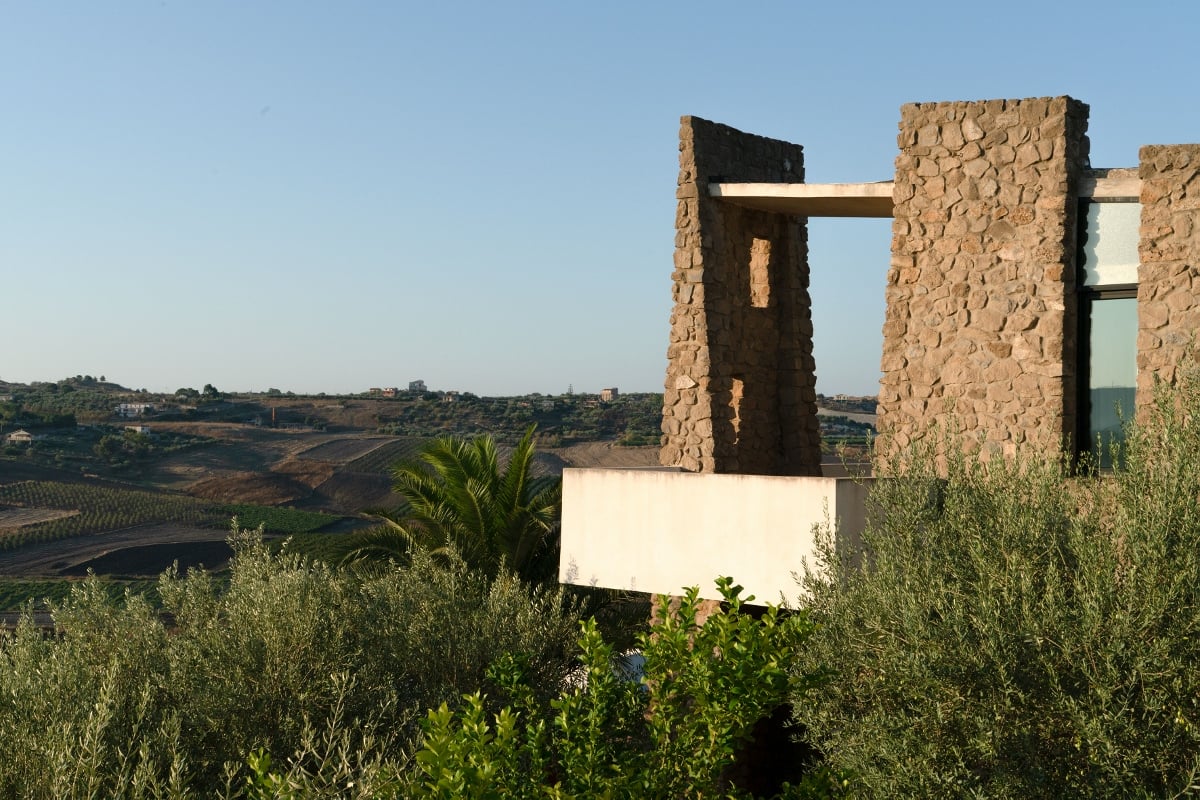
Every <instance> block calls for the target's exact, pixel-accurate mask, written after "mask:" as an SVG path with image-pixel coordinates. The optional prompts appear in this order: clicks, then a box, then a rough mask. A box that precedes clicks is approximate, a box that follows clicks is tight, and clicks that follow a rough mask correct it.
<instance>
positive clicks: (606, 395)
mask: <svg viewBox="0 0 1200 800" xmlns="http://www.w3.org/2000/svg"><path fill="white" fill-rule="evenodd" d="M618 394H620V392H619V391H617V387H615V386H614V387H612V388H611V389H601V390H600V402H601V403H611V402H612V401H613V399H614V398H615V397H616V396H617V395H618Z"/></svg>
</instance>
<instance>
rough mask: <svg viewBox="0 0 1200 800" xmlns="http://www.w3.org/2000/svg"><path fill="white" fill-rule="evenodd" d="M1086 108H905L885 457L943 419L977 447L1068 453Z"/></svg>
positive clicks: (1066, 101)
mask: <svg viewBox="0 0 1200 800" xmlns="http://www.w3.org/2000/svg"><path fill="white" fill-rule="evenodd" d="M1086 127H1087V106H1086V105H1084V104H1082V103H1080V102H1078V101H1076V100H1073V99H1071V98H1068V97H1055V98H1037V99H1029V100H988V101H981V102H949V103H920V104H909V105H905V106H904V107H903V108H902V109H901V118H900V136H899V145H900V155H899V156H898V157H897V159H896V183H895V191H894V199H895V217H894V221H893V226H892V233H893V239H892V262H891V269H890V270H889V271H888V285H887V316H886V319H885V322H884V328H883V339H884V343H883V359H882V372H883V376H882V378H881V382H880V395H879V431H880V439H879V446H880V447H881V448H882V449H883V452H892V451H894V450H896V449H903V448H904V447H906V446H907V445H909V444H910V443H911V442H913V441H914V440H915V439H917V438H919V437H921V436H922V435H923V434H925V433H926V432H928V430H929V429H930V427H931V425H932V424H933V423H936V422H939V421H941V422H946V423H948V424H950V425H953V426H956V427H958V428H961V429H962V430H963V431H966V432H974V434H975V435H973V436H972V435H968V436H966V437H965V439H966V442H965V445H964V446H965V447H966V449H967V450H969V451H979V450H982V452H983V455H985V456H990V455H994V454H999V453H1004V454H1010V453H1012V452H1013V451H1014V450H1015V448H1016V446H1017V444H1018V443H1021V442H1023V441H1030V442H1033V443H1035V444H1036V445H1037V446H1040V447H1044V448H1046V449H1048V450H1052V451H1054V452H1057V451H1058V450H1059V448H1061V447H1062V446H1063V444H1064V441H1065V439H1066V438H1068V437H1069V436H1070V434H1071V432H1072V431H1073V426H1074V419H1075V339H1076V337H1075V330H1076V324H1077V323H1076V313H1077V311H1076V302H1075V224H1076V222H1075V221H1076V216H1077V212H1076V200H1075V187H1076V186H1077V183H1078V177H1079V174H1080V172H1081V170H1082V169H1083V167H1084V165H1085V164H1086V159H1087V151H1088V143H1087V137H1086V135H1085V131H1086Z"/></svg>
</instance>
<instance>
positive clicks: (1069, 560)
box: [796, 375, 1200, 798]
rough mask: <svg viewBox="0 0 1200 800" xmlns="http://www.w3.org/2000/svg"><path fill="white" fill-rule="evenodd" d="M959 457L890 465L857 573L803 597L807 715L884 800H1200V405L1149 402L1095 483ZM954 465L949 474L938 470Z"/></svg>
mask: <svg viewBox="0 0 1200 800" xmlns="http://www.w3.org/2000/svg"><path fill="white" fill-rule="evenodd" d="M947 452H961V448H958V447H956V446H955V443H954V442H953V441H948V442H941V443H940V444H938V445H931V446H928V447H926V449H925V450H924V451H921V452H910V453H908V454H906V455H905V459H904V460H903V462H900V461H897V462H896V463H894V464H892V465H890V469H891V471H892V472H893V474H898V475H899V477H897V478H896V479H888V480H880V481H878V482H876V484H875V485H874V487H873V489H872V491H871V509H870V514H869V522H868V525H867V530H866V531H865V533H864V534H863V544H864V550H865V553H864V554H863V558H862V559H861V561H862V564H861V567H860V566H858V565H857V561H858V560H857V559H854V558H851V557H849V556H848V555H847V554H845V553H838V552H837V551H836V549H835V548H834V547H833V546H832V537H831V536H829V531H828V530H826V531H825V536H824V547H823V559H822V563H821V564H818V565H815V567H814V568H813V569H811V570H809V571H808V572H807V574H806V575H805V576H804V579H803V582H802V583H803V589H804V590H805V599H804V601H803V602H804V604H805V605H806V606H807V607H808V609H809V611H810V613H811V614H812V618H813V620H814V621H816V622H817V623H818V633H817V634H816V635H815V636H814V637H813V638H812V639H811V640H810V646H809V647H808V648H806V649H805V650H804V651H803V653H802V657H801V659H800V660H799V662H798V667H799V668H801V669H803V668H805V665H807V664H823V665H832V666H834V667H836V669H837V677H836V678H835V679H834V680H833V681H831V682H830V683H828V684H825V685H824V686H822V687H819V688H818V689H817V690H816V692H815V694H814V695H811V696H810V697H811V698H812V701H811V702H805V703H799V704H797V705H796V719H797V720H798V721H799V722H801V723H802V724H803V725H804V726H806V728H807V730H808V732H809V734H810V736H811V737H812V738H813V741H814V744H816V746H818V747H819V748H821V749H822V750H823V752H824V753H825V754H826V756H827V757H828V759H829V763H830V764H831V765H832V766H833V767H835V768H840V769H846V770H849V771H851V772H852V773H854V774H855V775H856V776H857V779H856V788H857V790H858V791H860V792H861V793H862V794H863V795H865V796H875V797H968V796H978V797H984V796H986V797H1014V798H1017V797H1020V798H1026V797H1046V798H1051V797H1055V798H1057V797H1141V796H1145V797H1164V796H1177V795H1182V794H1191V793H1194V792H1197V791H1200V670H1198V669H1197V665H1198V664H1200V513H1197V505H1196V504H1197V498H1198V497H1200V389H1198V385H1197V382H1196V379H1195V377H1194V375H1193V376H1192V377H1191V378H1189V379H1188V380H1186V381H1185V382H1184V383H1183V384H1182V385H1181V386H1177V387H1175V388H1173V389H1171V390H1169V391H1168V390H1166V389H1161V388H1160V390H1159V391H1158V392H1157V394H1156V396H1155V400H1154V404H1153V408H1152V409H1149V411H1148V413H1147V414H1145V416H1144V418H1142V419H1140V420H1139V421H1138V422H1137V423H1136V424H1132V425H1131V426H1129V429H1128V432H1127V439H1126V444H1125V445H1124V446H1123V448H1122V452H1120V453H1119V454H1118V456H1119V457H1118V458H1117V459H1114V462H1117V463H1123V464H1124V468H1123V469H1122V470H1120V471H1117V472H1115V473H1106V474H1098V473H1097V472H1096V471H1095V470H1090V469H1088V468H1087V467H1086V465H1085V467H1084V468H1082V469H1079V468H1073V467H1072V465H1071V461H1070V459H1068V458H1062V459H1055V458H1044V457H1041V458H1040V457H1037V456H1034V455H1030V454H1028V453H1025V454H1024V455H1021V454H1018V456H1017V458H1015V459H1013V460H992V461H988V462H987V463H980V462H979V461H977V460H973V459H970V458H966V457H951V458H949V459H948V460H947V459H946V458H945V457H944V454H945V453H947ZM939 453H940V454H943V455H942V456H939Z"/></svg>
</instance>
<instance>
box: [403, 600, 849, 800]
mask: <svg viewBox="0 0 1200 800" xmlns="http://www.w3.org/2000/svg"><path fill="white" fill-rule="evenodd" d="M719 585H720V587H721V590H722V593H723V594H724V596H725V598H726V601H727V602H726V606H725V607H724V608H722V609H720V610H719V611H717V612H716V613H714V614H713V615H712V616H711V617H709V618H708V620H707V621H706V622H705V623H704V624H703V625H698V624H697V611H698V609H699V607H700V603H699V601H698V600H697V597H696V591H695V590H694V589H693V590H692V591H691V592H690V593H689V594H688V595H687V597H685V598H684V599H683V601H682V603H681V604H680V608H679V611H678V612H677V613H675V614H672V613H669V610H668V608H667V606H666V604H665V602H664V605H663V606H662V613H661V614H660V615H659V621H658V622H656V623H655V624H654V625H653V626H652V628H651V630H650V631H649V632H648V633H646V634H644V635H643V637H642V639H641V642H640V645H641V653H642V655H643V656H644V658H645V672H644V676H643V677H642V678H641V680H631V679H630V678H629V676H627V675H624V674H621V672H620V670H618V669H615V668H614V652H613V649H612V647H610V646H609V645H607V644H605V642H604V641H603V639H602V637H601V635H600V633H599V631H598V630H597V628H596V626H595V623H593V622H587V623H585V624H584V626H583V636H582V638H581V641H580V645H581V648H582V650H583V659H582V660H583V664H584V670H585V671H584V673H583V674H582V675H580V676H579V679H578V680H576V681H575V683H574V685H573V686H568V688H566V689H565V690H564V691H563V692H562V694H561V695H560V696H559V697H558V698H557V699H555V700H554V701H553V702H552V703H551V709H550V712H549V714H548V718H549V719H548V722H547V714H545V713H544V712H543V709H542V707H541V706H540V705H539V704H538V702H537V701H536V699H535V698H534V696H533V694H532V693H531V692H529V691H528V690H523V689H522V685H523V683H522V681H521V679H520V677H521V672H522V669H521V668H520V665H518V664H516V663H514V662H511V661H510V662H509V663H508V665H507V669H500V670H498V671H497V682H499V683H501V684H502V685H504V686H506V687H507V689H508V691H509V692H511V693H512V694H513V696H514V703H513V704H512V705H511V706H508V707H505V708H502V709H501V710H500V711H499V712H498V713H495V714H489V713H487V710H486V706H485V703H484V699H483V698H482V697H481V696H480V695H479V694H475V695H471V696H469V697H467V704H466V706H465V707H463V708H462V709H461V710H460V711H459V712H458V713H454V712H451V711H450V709H449V708H448V707H447V706H444V705H443V706H442V707H441V708H440V709H438V710H437V711H433V712H431V713H430V714H429V718H428V721H427V723H426V736H425V740H424V744H423V747H422V749H421V751H420V752H419V753H418V754H417V762H418V765H419V771H418V772H417V774H416V775H415V777H414V778H413V780H412V782H411V783H410V785H409V787H408V796H410V797H417V798H444V799H445V800H452V799H455V800H457V798H480V799H481V800H482V799H483V798H489V799H490V798H496V800H499V799H500V798H510V797H523V798H533V797H546V798H601V797H604V798H631V799H632V798H639V799H641V798H651V799H653V798H662V799H663V800H666V799H667V798H701V797H738V796H747V795H744V794H739V792H738V790H737V789H736V787H735V786H733V785H732V784H731V782H730V780H729V770H730V768H731V767H732V766H733V765H734V762H735V757H736V756H737V754H738V751H739V748H740V747H741V746H742V745H743V744H745V743H746V742H747V741H748V740H749V739H750V736H751V733H752V731H753V729H754V726H755V724H756V723H758V722H759V721H760V720H763V719H765V718H766V717H768V716H769V715H770V714H771V712H772V711H773V710H774V709H775V708H776V707H777V706H779V705H780V704H781V703H782V702H783V701H784V699H785V698H786V697H787V696H788V695H789V693H793V694H796V695H798V696H800V697H803V695H804V693H805V692H807V691H808V690H809V689H811V688H812V687H813V686H815V685H816V684H818V683H820V681H821V674H820V673H819V672H818V673H811V674H801V675H792V674H790V673H789V669H788V668H789V666H790V664H791V663H792V661H793V659H794V658H795V655H796V653H797V651H798V650H799V649H800V648H801V647H802V646H803V644H804V642H805V640H806V639H807V638H808V636H809V635H810V633H811V631H812V625H811V624H810V623H809V621H808V619H807V618H806V617H805V616H804V615H803V614H795V615H781V614H780V613H779V610H778V609H776V608H773V607H772V608H769V609H768V610H767V611H766V613H765V614H764V615H763V616H762V617H761V618H760V619H754V618H752V617H751V616H749V615H747V614H745V613H744V612H743V611H742V609H741V602H740V600H739V599H738V597H737V594H738V592H739V591H740V587H737V588H733V587H731V581H729V580H728V579H723V581H721V582H719ZM801 702H806V701H803V700H802V701H801ZM837 784H838V782H837V781H835V780H834V779H833V778H832V776H831V775H830V774H829V773H827V772H825V771H823V770H816V771H814V772H813V773H812V774H811V775H810V776H809V777H808V778H807V779H806V780H805V781H804V782H803V785H802V786H799V787H788V786H785V787H784V796H787V797H819V796H826V795H828V794H830V793H831V792H833V791H834V789H835V788H836V787H837Z"/></svg>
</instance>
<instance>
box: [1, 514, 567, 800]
mask: <svg viewBox="0 0 1200 800" xmlns="http://www.w3.org/2000/svg"><path fill="white" fill-rule="evenodd" d="M234 544H235V557H234V559H233V562H232V567H231V575H230V579H229V583H228V586H227V587H225V586H224V585H222V586H218V584H217V582H216V581H214V580H213V579H211V578H210V577H209V576H208V575H207V574H205V573H202V572H194V573H191V574H189V575H188V576H186V577H180V576H177V575H175V574H172V573H168V574H165V575H164V576H163V577H162V578H161V580H160V582H159V589H158V591H159V594H160V595H161V597H162V600H163V603H164V607H165V609H166V610H167V612H169V614H170V615H171V617H170V618H169V619H170V623H171V624H169V625H168V624H167V622H166V621H164V618H163V617H161V616H160V615H159V614H158V613H157V612H156V611H155V610H153V609H151V608H150V606H149V605H148V604H147V603H146V602H144V601H143V600H142V599H141V598H139V597H137V596H133V595H127V596H126V597H125V598H124V600H123V601H121V602H118V601H115V600H114V599H112V597H111V596H110V594H109V593H108V592H107V591H105V589H104V587H103V585H101V584H100V583H99V581H97V580H95V579H90V580H88V581H84V582H82V583H81V584H80V585H79V586H77V587H76V588H75V589H74V590H73V591H72V594H71V596H70V598H69V599H68V600H67V601H66V602H64V603H62V604H58V605H55V606H54V607H53V614H54V620H55V623H56V625H57V627H58V631H59V634H60V635H58V636H54V637H47V636H43V634H42V633H41V632H39V631H37V630H36V629H35V628H34V627H33V625H32V624H31V623H28V622H27V623H25V624H24V625H23V626H22V627H20V628H19V630H18V631H17V632H16V634H15V635H12V636H7V637H4V638H0V687H2V691H0V797H14V798H25V797H28V798H43V797H44V798H71V797H116V796H122V797H150V796H156V797H157V796H170V797H178V796H189V795H190V796H196V797H212V796H225V797H236V796H243V795H244V794H246V793H249V794H251V795H253V794H254V793H255V792H256V791H258V792H260V793H261V792H263V791H267V789H264V784H262V783H261V782H259V783H248V782H247V780H248V779H250V778H253V777H254V775H255V774H256V773H255V770H256V769H257V770H259V771H263V772H266V771H267V770H265V769H264V765H268V764H272V760H273V766H271V768H270V769H271V770H273V771H274V772H276V773H278V774H279V781H281V783H280V784H278V785H276V788H277V789H278V788H279V787H281V786H282V787H287V786H293V785H295V786H301V787H303V788H304V790H305V791H304V793H303V795H302V796H306V797H322V796H328V797H343V796H361V797H370V796H373V795H375V794H377V793H378V791H377V790H380V788H381V787H386V786H389V785H392V784H393V783H394V780H395V776H396V775H398V774H400V772H402V771H403V770H404V769H405V768H406V767H407V763H408V755H409V754H410V753H411V752H412V750H413V748H414V747H415V746H416V742H417V735H418V733H419V729H418V723H419V720H420V718H421V717H422V716H423V715H424V713H425V711H426V710H427V709H428V708H431V707H434V706H436V705H438V704H439V703H441V702H443V701H444V700H446V699H447V698H451V697H458V696H460V695H461V694H462V693H464V692H470V691H474V690H477V689H479V688H480V687H481V686H482V685H483V676H484V670H485V668H486V665H487V664H489V663H491V662H493V661H495V660H497V659H498V658H499V657H500V656H502V655H504V654H506V653H510V652H519V653H524V654H527V657H528V658H529V660H530V662H531V663H535V664H538V665H539V671H538V672H537V680H538V681H539V683H538V691H539V692H540V693H542V694H543V695H545V694H549V693H550V692H551V691H553V689H554V687H557V686H558V684H559V682H560V681H561V680H562V677H563V675H564V674H565V673H566V671H567V669H568V664H569V663H570V657H571V652H572V650H573V647H574V638H575V631H576V625H577V615H576V614H575V612H574V609H573V606H572V605H571V604H570V603H567V602H565V601H564V599H563V596H562V595H561V594H560V593H558V592H545V593H532V594H531V592H530V590H529V589H528V588H527V587H526V586H525V585H524V584H522V583H521V582H520V581H518V580H516V579H515V578H512V577H511V576H509V575H506V574H501V575H500V576H499V577H497V578H495V579H488V578H485V577H481V576H479V575H476V574H473V573H471V572H470V571H468V570H467V568H466V567H465V566H464V565H463V563H462V561H461V559H455V558H453V557H450V558H442V559H439V560H438V561H437V562H436V563H435V562H434V561H433V560H431V559H430V558H428V557H426V556H424V555H423V554H420V553H417V554H415V555H414V558H413V560H412V563H411V565H410V566H409V567H407V568H405V569H388V570H382V571H377V572H375V573H373V574H371V575H369V576H358V575H355V574H353V573H349V572H342V571H336V570H334V569H332V568H330V567H327V566H325V565H324V564H321V563H320V562H310V561H307V560H306V559H304V558H302V557H300V556H297V555H295V554H291V553H289V552H287V551H286V550H284V551H283V552H282V553H277V554H272V553H271V552H270V551H269V550H268V549H267V548H266V547H265V546H264V545H263V544H262V541H261V538H260V537H259V536H258V535H256V534H247V533H245V532H241V531H237V530H236V529H235V535H234ZM252 753H253V754H255V758H254V760H253V762H252V763H251V764H249V765H248V764H247V757H248V755H250V754H252ZM256 765H257V766H256ZM348 780H353V781H354V785H355V786H356V787H358V788H357V789H356V791H355V792H349V791H348V786H347V782H346V781H348ZM268 788H269V787H268ZM271 791H274V790H273V789H272V790H271ZM280 791H282V790H280ZM275 794H280V792H275ZM270 796H275V795H270Z"/></svg>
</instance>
